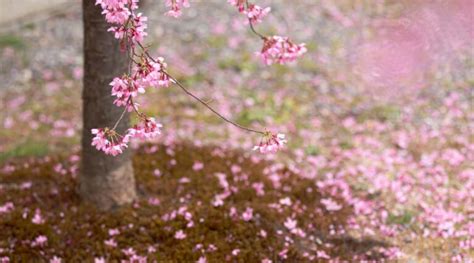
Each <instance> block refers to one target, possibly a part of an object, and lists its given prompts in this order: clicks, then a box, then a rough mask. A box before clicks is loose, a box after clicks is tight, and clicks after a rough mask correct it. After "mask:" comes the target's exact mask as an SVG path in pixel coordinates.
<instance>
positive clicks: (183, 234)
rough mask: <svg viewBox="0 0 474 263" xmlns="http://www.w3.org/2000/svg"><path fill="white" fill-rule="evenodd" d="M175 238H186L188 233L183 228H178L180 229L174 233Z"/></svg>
mask: <svg viewBox="0 0 474 263" xmlns="http://www.w3.org/2000/svg"><path fill="white" fill-rule="evenodd" d="M174 238H176V239H185V238H186V234H185V233H184V231H183V230H178V231H177V232H176V233H175V234H174Z"/></svg>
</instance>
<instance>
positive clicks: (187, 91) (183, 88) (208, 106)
mask: <svg viewBox="0 0 474 263" xmlns="http://www.w3.org/2000/svg"><path fill="white" fill-rule="evenodd" d="M137 44H138V46H140V47H141V48H142V49H143V52H144V53H145V55H146V56H147V57H148V58H149V59H150V60H151V61H153V62H155V63H157V61H156V60H155V59H154V58H153V57H152V56H151V55H150V54H149V53H148V51H147V50H146V48H145V47H143V45H142V44H141V43H140V42H137ZM163 73H164V74H166V75H167V76H168V77H169V78H170V79H171V80H172V81H173V82H174V83H175V84H176V85H178V87H180V88H181V90H183V91H184V92H185V93H186V94H187V95H189V96H191V97H192V98H193V99H195V100H196V101H198V102H199V103H201V104H202V105H204V106H205V107H206V108H208V109H209V110H210V111H212V112H213V113H214V114H216V115H217V116H218V117H219V118H221V119H222V120H224V121H226V122H227V123H230V124H232V125H234V126H235V127H238V128H240V129H242V130H245V131H248V132H254V133H258V134H265V132H263V131H259V130H254V129H252V128H248V127H245V126H242V125H240V124H238V123H236V122H234V121H232V120H229V119H228V118H227V117H225V116H223V115H222V114H220V113H219V112H218V111H217V110H215V109H214V108H213V107H212V106H210V105H209V104H208V103H207V102H205V101H204V100H202V99H201V98H199V97H198V96H196V95H195V94H193V93H192V92H191V91H189V90H188V89H187V88H185V87H184V85H183V84H181V82H179V81H178V80H177V79H176V78H174V77H173V76H172V75H170V74H169V73H168V72H166V71H163Z"/></svg>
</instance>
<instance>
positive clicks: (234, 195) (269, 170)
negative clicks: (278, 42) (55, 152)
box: [0, 145, 388, 262]
mask: <svg viewBox="0 0 474 263" xmlns="http://www.w3.org/2000/svg"><path fill="white" fill-rule="evenodd" d="M77 160H78V159H77V158H76V156H70V157H68V158H59V157H58V158H52V157H47V158H42V159H35V160H29V161H23V162H19V163H17V164H12V165H11V166H10V168H9V171H8V172H5V171H4V172H3V173H2V174H1V178H2V179H1V181H0V182H1V184H2V191H3V193H2V196H1V197H0V203H2V204H4V205H3V206H2V210H1V214H2V216H1V218H0V227H1V228H2V229H3V231H1V233H0V240H2V241H0V247H2V251H1V253H2V254H6V255H12V257H11V258H10V259H11V260H13V261H21V260H27V261H28V260H41V259H43V260H45V259H46V260H48V259H52V258H54V257H58V258H61V259H63V260H65V261H66V262H70V261H78V260H84V259H88V260H92V259H93V258H96V259H99V258H104V259H106V260H119V259H123V258H127V257H128V258H130V259H137V260H138V259H144V258H148V259H149V260H151V259H157V260H159V261H162V260H165V261H172V262H190V261H197V260H199V258H206V259H207V260H208V261H209V262H224V261H235V260H237V261H238V262H257V261H261V260H264V259H269V260H275V259H277V258H282V259H284V258H288V259H291V260H292V261H293V260H298V261H299V262H306V261H312V260H315V259H316V258H320V259H325V258H329V257H332V258H339V259H346V260H350V259H352V258H354V256H363V257H365V256H364V255H365V254H366V253H367V252H370V253H371V256H370V257H369V258H372V259H382V258H384V257H385V256H384V253H382V252H383V251H384V249H385V248H387V247H388V244H386V243H384V242H380V241H376V240H372V239H356V238H353V237H351V236H349V235H348V234H347V233H346V231H345V229H346V227H347V221H348V218H350V217H351V216H352V215H353V209H352V208H351V207H350V206H349V205H348V204H346V202H345V201H344V200H343V199H341V198H336V197H334V198H333V199H330V197H329V196H328V195H327V194H326V193H323V192H321V189H319V188H318V187H317V185H316V183H315V182H314V181H313V180H309V179H304V178H301V177H299V176H298V175H297V174H294V173H292V172H291V171H289V170H288V169H287V168H286V167H283V166H278V165H275V164H272V163H269V162H265V161H257V160H252V159H251V158H248V157H242V153H241V152H239V151H229V150H226V149H222V148H219V147H195V146H190V145H178V146H173V147H165V146H148V147H145V148H142V149H140V150H139V153H138V154H137V155H136V156H135V159H134V168H135V172H136V175H137V180H138V188H139V191H140V195H141V196H140V200H139V201H137V202H136V203H135V204H134V205H133V206H131V207H126V208H118V209H116V210H115V211H113V212H112V213H109V214H104V213H101V212H98V211H95V210H94V208H92V207H88V206H86V205H84V204H81V203H80V200H79V199H78V197H77V195H76V191H75V189H76V175H77ZM193 167H194V168H193ZM276 174H279V175H280V176H278V177H277V176H276ZM9 200H14V204H11V205H8V204H9V203H8V201H9ZM59 200H60V201H59ZM217 200H219V201H218V202H217ZM5 203H6V204H5ZM328 203H330V205H329V204H328ZM316 255H319V256H318V257H316Z"/></svg>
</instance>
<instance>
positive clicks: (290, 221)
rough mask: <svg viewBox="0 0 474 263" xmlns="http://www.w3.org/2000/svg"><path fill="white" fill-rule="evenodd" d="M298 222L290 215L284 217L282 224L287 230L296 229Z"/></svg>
mask: <svg viewBox="0 0 474 263" xmlns="http://www.w3.org/2000/svg"><path fill="white" fill-rule="evenodd" d="M297 224H298V222H297V221H296V220H294V219H292V218H290V217H288V218H287V219H286V221H285V222H284V223H283V225H284V226H285V227H286V228H288V230H290V231H292V230H294V229H296V225H297Z"/></svg>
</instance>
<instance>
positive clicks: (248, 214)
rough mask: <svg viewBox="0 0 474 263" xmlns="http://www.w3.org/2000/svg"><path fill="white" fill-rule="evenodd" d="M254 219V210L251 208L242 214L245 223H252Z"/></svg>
mask: <svg viewBox="0 0 474 263" xmlns="http://www.w3.org/2000/svg"><path fill="white" fill-rule="evenodd" d="M252 218H253V209H252V208H250V207H247V208H246V209H245V212H243V213H242V219H243V220H244V221H250V220H252Z"/></svg>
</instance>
